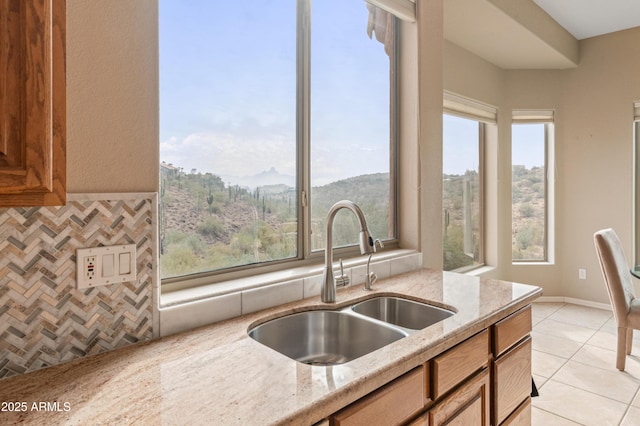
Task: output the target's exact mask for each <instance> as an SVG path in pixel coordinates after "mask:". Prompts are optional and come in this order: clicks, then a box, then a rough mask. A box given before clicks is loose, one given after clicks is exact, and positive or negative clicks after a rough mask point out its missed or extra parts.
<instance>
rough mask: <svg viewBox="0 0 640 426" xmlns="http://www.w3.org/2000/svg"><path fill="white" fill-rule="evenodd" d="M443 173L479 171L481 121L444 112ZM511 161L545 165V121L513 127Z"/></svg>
mask: <svg viewBox="0 0 640 426" xmlns="http://www.w3.org/2000/svg"><path fill="white" fill-rule="evenodd" d="M442 138H443V150H442V151H443V152H442V156H443V163H442V169H443V173H445V174H450V175H462V174H464V173H465V172H466V171H467V170H478V155H479V154H478V122H477V121H473V120H469V119H465V118H460V117H454V116H451V115H443V134H442ZM511 139H512V149H511V154H512V164H517V165H524V166H526V167H527V168H531V167H540V166H543V165H544V155H545V153H544V124H542V123H537V124H517V125H513V126H512V127H511Z"/></svg>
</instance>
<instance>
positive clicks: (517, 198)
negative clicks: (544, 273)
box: [511, 111, 553, 262]
mask: <svg viewBox="0 0 640 426" xmlns="http://www.w3.org/2000/svg"><path fill="white" fill-rule="evenodd" d="M552 153H553V111H514V112H513V125H512V126H511V159H512V160H511V226H512V233H511V234H512V241H511V253H512V259H513V261H514V262H527V261H532V262H546V261H549V260H550V255H549V234H550V233H549V231H550V229H549V224H550V217H551V215H550V211H551V203H550V202H549V200H550V194H552V193H553V179H552V174H551V173H549V170H553V168H552V167H550V165H551V164H552V161H553V157H552ZM550 177H551V179H550Z"/></svg>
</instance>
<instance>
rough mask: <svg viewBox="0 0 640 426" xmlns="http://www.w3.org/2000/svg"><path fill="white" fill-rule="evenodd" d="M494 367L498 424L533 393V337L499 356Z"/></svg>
mask: <svg viewBox="0 0 640 426" xmlns="http://www.w3.org/2000/svg"><path fill="white" fill-rule="evenodd" d="M493 368H494V371H493V380H494V382H493V389H494V400H493V404H494V406H493V415H494V416H495V421H494V422H493V424H496V425H497V424H500V423H502V422H503V421H504V420H505V419H506V418H507V417H508V416H509V415H510V414H511V413H512V412H513V410H515V409H516V408H517V407H518V406H519V405H520V404H522V402H524V401H525V400H526V399H527V398H529V396H530V395H531V337H527V338H526V339H525V340H524V341H522V342H521V343H519V344H518V345H517V346H516V347H515V348H513V349H511V350H510V351H508V352H507V353H506V354H505V355H503V356H502V357H500V358H498V359H497V360H496V361H495V362H494V364H493ZM515 424H517V423H515Z"/></svg>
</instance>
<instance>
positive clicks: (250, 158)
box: [160, 0, 389, 184]
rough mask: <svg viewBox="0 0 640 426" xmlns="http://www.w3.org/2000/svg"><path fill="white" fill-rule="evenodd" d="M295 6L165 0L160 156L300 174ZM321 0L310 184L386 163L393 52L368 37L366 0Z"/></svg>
mask: <svg viewBox="0 0 640 426" xmlns="http://www.w3.org/2000/svg"><path fill="white" fill-rule="evenodd" d="M187 4H188V6H189V7H185V5H187ZM256 4H264V5H267V6H268V7H266V8H262V7H260V8H257V7H256ZM295 4H296V2H295V1H294V0H289V1H284V0H260V1H257V0H254V1H251V2H239V1H238V2H233V1H231V2H212V1H210V0H209V1H193V0H192V1H190V2H188V3H185V2H183V1H178V0H160V46H161V47H160V158H161V160H163V161H167V162H171V163H173V164H174V165H177V166H180V167H183V168H184V169H185V170H187V171H189V170H191V169H194V168H195V169H197V170H198V171H202V172H212V173H216V174H219V175H222V176H244V175H254V174H257V173H260V172H261V171H263V170H268V169H270V168H271V167H275V168H276V169H277V170H278V171H279V172H280V173H282V174H287V175H294V174H295V161H296V151H295V138H296V124H295V123H296V106H295V97H296V65H295V52H296V28H295V16H296V12H295ZM313 8H314V9H313V12H312V13H313V22H312V28H313V32H314V33H313V35H312V80H311V83H312V97H311V102H312V105H311V108H312V123H311V126H312V131H311V133H312V164H313V168H312V169H313V176H312V178H313V181H314V184H322V183H327V182H329V181H332V180H336V179H340V178H344V177H348V176H356V175H359V174H364V173H373V172H378V171H388V138H389V130H388V114H389V112H388V96H389V94H388V90H389V89H388V84H389V77H388V58H387V56H386V54H385V53H384V47H383V45H382V44H380V43H379V42H377V41H375V40H374V41H371V40H369V38H368V37H367V35H366V28H367V18H368V11H367V8H366V5H365V2H364V1H362V0H349V1H345V0H324V1H315V2H313ZM258 9H259V10H262V11H263V12H261V13H258V12H257V10H258ZM385 85H386V86H385ZM381 117H382V118H384V119H381ZM385 119H386V122H385ZM249 151H251V152H252V153H253V154H252V155H247V152H249Z"/></svg>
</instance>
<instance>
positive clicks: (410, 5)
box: [366, 0, 416, 22]
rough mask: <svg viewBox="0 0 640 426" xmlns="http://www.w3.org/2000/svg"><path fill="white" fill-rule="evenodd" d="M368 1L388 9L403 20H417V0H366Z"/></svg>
mask: <svg viewBox="0 0 640 426" xmlns="http://www.w3.org/2000/svg"><path fill="white" fill-rule="evenodd" d="M366 2H367V3H370V4H372V5H374V6H378V7H379V8H380V9H384V10H386V11H387V12H389V13H391V14H393V15H395V16H396V17H398V18H400V19H402V20H403V21H409V22H415V21H416V0H366Z"/></svg>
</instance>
